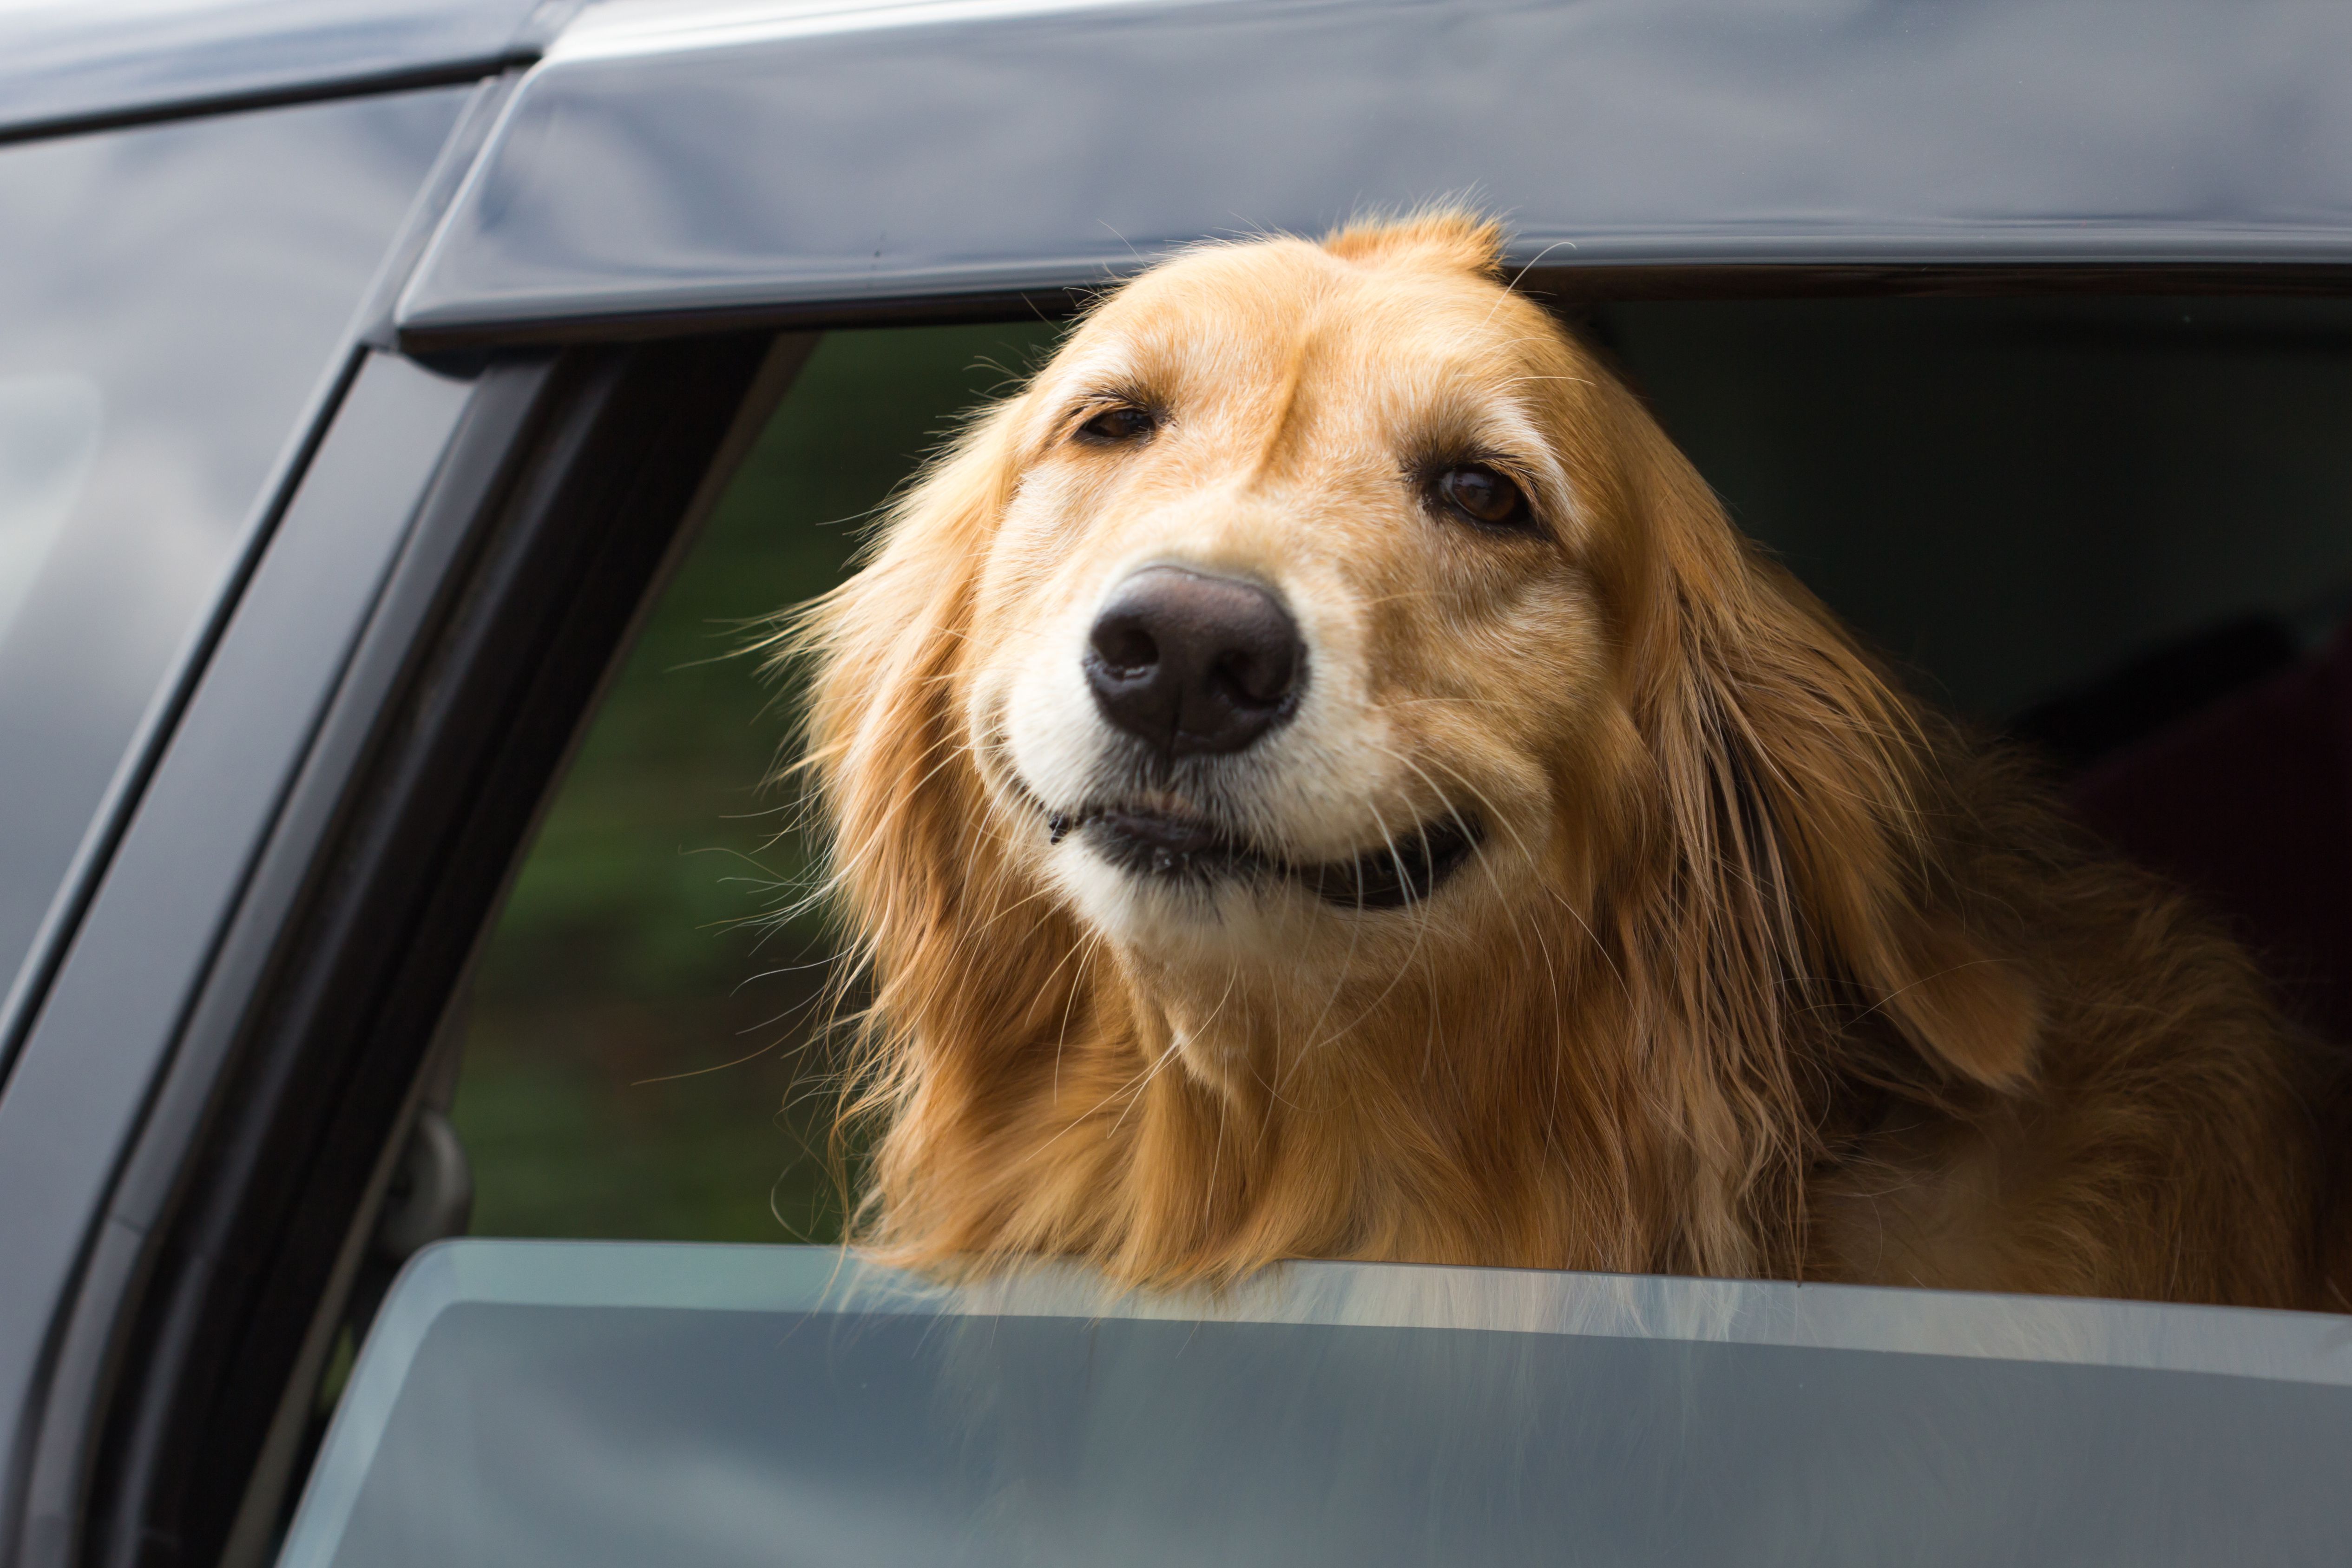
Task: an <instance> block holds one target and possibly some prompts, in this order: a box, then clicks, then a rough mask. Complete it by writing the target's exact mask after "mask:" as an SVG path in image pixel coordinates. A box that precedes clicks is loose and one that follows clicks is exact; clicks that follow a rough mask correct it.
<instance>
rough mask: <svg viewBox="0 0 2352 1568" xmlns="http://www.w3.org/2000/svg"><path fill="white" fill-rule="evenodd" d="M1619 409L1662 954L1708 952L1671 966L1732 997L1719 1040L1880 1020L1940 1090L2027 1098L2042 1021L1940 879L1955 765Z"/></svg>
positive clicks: (1952, 834)
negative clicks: (1663, 857) (1813, 1022)
mask: <svg viewBox="0 0 2352 1568" xmlns="http://www.w3.org/2000/svg"><path fill="white" fill-rule="evenodd" d="M1627 404H1628V408H1627V420H1628V428H1629V430H1630V431H1631V433H1632V435H1631V440H1630V441H1629V443H1628V444H1629V445H1630V446H1631V448H1632V451H1633V463H1634V464H1635V465H1636V466H1635V469H1634V471H1633V472H1631V473H1629V474H1628V475H1627V476H1626V477H1627V479H1628V481H1629V492H1630V493H1629V495H1628V497H1627V499H1628V500H1629V501H1631V502H1632V503H1633V511H1634V512H1635V513H1636V514H1637V515H1638V516H1639V517H1640V526H1641V527H1642V528H1643V531H1644V533H1645V535H1646V536H1647V543H1648V545H1649V546H1650V547H1651V548H1649V549H1644V550H1643V552H1642V553H1643V555H1644V556H1646V558H1647V559H1649V561H1650V562H1651V563H1652V565H1651V567H1650V568H1649V570H1647V571H1646V572H1644V573H1643V574H1641V575H1642V576H1643V578H1644V579H1645V580H1643V582H1641V583H1640V585H1639V587H1640V597H1641V598H1642V600H1643V601H1644V603H1645V606H1646V608H1645V609H1644V610H1643V612H1642V613H1640V614H1639V615H1638V616H1637V617H1636V622H1635V625H1634V626H1633V628H1632V631H1633V638H1634V643H1635V645H1634V647H1633V650H1632V652H1633V655H1634V657H1633V666H1632V667H1633V668H1634V669H1635V670H1638V671H1643V672H1647V674H1646V676H1645V677H1643V678H1641V681H1639V682H1637V690H1636V698H1635V709H1636V713H1635V718H1636V724H1637V726H1638V727H1640V728H1641V729H1642V730H1643V732H1644V734H1645V737H1646V738H1647V740H1648V743H1649V747H1650V749H1651V751H1652V753H1653V756H1654V761H1655V764H1656V766H1657V768H1658V769H1659V770H1660V773H1661V776H1662V781H1663V782H1664V786H1665V789H1664V794H1665V799H1666V800H1667V801H1668V806H1667V811H1668V816H1669V821H1668V822H1667V824H1666V826H1665V834H1666V837H1667V839H1668V840H1669V841H1670V843H1671V845H1672V853H1673V857H1674V862H1675V864H1676V865H1677V866H1678V868H1679V869H1678V870H1677V871H1675V873H1672V877H1671V881H1672V883H1673V887H1672V891H1671V895H1670V897H1669V898H1668V900H1667V901H1666V902H1667V903H1668V904H1670V905H1671V906H1673V907H1674V908H1675V910H1676V911H1677V913H1676V914H1675V915H1674V917H1673V921H1674V925H1675V927H1677V928H1678V935H1677V936H1675V938H1674V940H1675V941H1678V942H1679V943H1680V945H1682V946H1685V948H1688V947H1692V946H1696V947H1698V948H1700V949H1702V950H1701V951H1688V952H1685V954H1683V955H1681V956H1680V958H1679V961H1680V962H1683V963H1685V964H1689V965H1693V966H1704V967H1706V971H1707V973H1708V974H1709V975H1710V976H1711V977H1713V979H1712V981H1711V983H1714V984H1717V985H1720V986H1724V987H1727V988H1731V989H1732V990H1733V991H1734V992H1735V993H1736V994H1734V995H1732V996H1730V997H1728V998H1722V999H1718V1000H1717V1001H1716V1002H1713V1003H1710V1004H1708V1005H1707V1006H1706V1011H1707V1012H1709V1013H1713V1014H1716V1015H1718V1016H1717V1017H1716V1018H1715V1019H1714V1020H1713V1027H1715V1028H1716V1029H1717V1030H1735V1031H1738V1032H1739V1033H1740V1034H1742V1035H1744V1036H1747V1037H1748V1038H1754V1037H1755V1036H1756V1035H1757V1034H1758V1033H1759V1031H1760V1032H1762V1033H1764V1034H1767V1035H1769V1036H1774V1037H1780V1038H1786V1035H1787V1033H1788V1030H1789V1029H1790V1027H1791V1026H1790V1024H1789V1022H1788V1020H1790V1019H1794V1018H1796V1017H1798V1016H1799V1015H1803V1016H1807V1017H1813V1018H1823V1019H1826V1018H1832V1017H1845V1018H1848V1019H1853V1020H1856V1021H1860V1020H1863V1019H1867V1018H1868V1017H1871V1016H1883V1017H1884V1018H1885V1019H1888V1020H1891V1021H1892V1022H1893V1023H1894V1025H1895V1028H1896V1030H1898V1031H1899V1032H1900V1033H1901V1034H1902V1036H1903V1037H1904V1038H1905V1039H1906V1040H1908V1041H1909V1042H1910V1044H1911V1045H1912V1047H1913V1048H1914V1049H1915V1050H1916V1051H1917V1052H1918V1053H1919V1055H1920V1056H1921V1057H1922V1058H1923V1059H1925V1061H1927V1062H1928V1063H1931V1064H1934V1065H1935V1067H1936V1068H1937V1069H1938V1070H1939V1071H1948V1072H1950V1073H1955V1074H1958V1076H1960V1077H1962V1078H1965V1079H1967V1080H1969V1081H1970V1082H1975V1083H1978V1084H1980V1085H1983V1086H1985V1087H1988V1088H1992V1089H1996V1090H2014V1089H2018V1088H2021V1087H2022V1086H2023V1085H2024V1084H2025V1082H2027V1081H2028V1080H2029V1079H2030V1077H2031V1076H2032V1070H2033V1059H2034V1053H2035V1046H2036V1041H2037V1040H2038V1038H2039V1036H2040V1032H2041V1026H2042V1009H2041V1003H2040V1000H2039V998H2038V996H2037V994H2036V988H2035V985H2034V982H2033V978H2032V975H2031V974H2030V973H2029V972H2028V970H2027V968H2026V967H2025V965H2024V964H2023V963H2022V962H2021V961H2020V959H2021V957H2022V955H2021V954H2018V953H2016V952H2013V951H2010V950H2008V948H2009V945H2008V944H2006V943H2004V942H2002V941H2001V940H2000V937H1999V935H1998V933H1999V930H2000V922H1999V919H1998V912H1997V911H1993V910H1990V909H1989V908H1981V907H1978V906H1976V901H1977V900H1978V899H1979V898H1980V897H1981V895H1980V894H1974V893H1972V891H1971V889H1970V886H1969V883H1970V882H1971V880H1972V879H1971V878H1970V876H1969V873H1968V868H1967V867H1966V866H1965V865H1956V864H1954V863H1952V862H1953V860H1954V858H1955V856H1956V855H1958V854H1959V853H1960V852H1959V851H1958V850H1957V849H1956V848H1955V847H1954V846H1955V844H1956V843H1957V841H1958V832H1957V831H1956V828H1957V824H1956V823H1955V822H1954V821H1951V820H1950V819H1951V817H1952V813H1951V812H1950V811H1949V810H1948V809H1947V807H1946V804H1945V802H1946V800H1947V798H1948V795H1949V793H1950V791H1949V789H1948V784H1947V782H1946V781H1945V780H1944V779H1942V778H1941V777H1940V775H1939V773H1938V769H1939V768H1940V767H1941V766H1943V763H1942V756H1943V753H1944V752H1946V751H1948V749H1949V747H1941V746H1939V745H1938V744H1937V741H1936V740H1935V739H1934V737H1933V736H1932V735H1931V733H1930V731H1929V730H1928V728H1927V725H1928V723H1929V722H1930V721H1928V720H1927V719H1925V718H1924V717H1923V716H1922V715H1921V714H1920V713H1919V712H1918V711H1917V710H1916V709H1915V708H1914V707H1913V706H1911V704H1910V703H1909V702H1908V701H1906V699H1905V698H1904V697H1903V696H1902V695H1900V694H1899V693H1897V692H1896V691H1895V688H1894V687H1893V686H1892V685H1890V684H1889V683H1888V682H1887V681H1886V680H1885V678H1884V677H1883V676H1881V675H1880V674H1879V673H1878V671H1877V670H1876V669H1875V668H1874V665H1873V664H1872V662H1871V660H1870V659H1869V658H1868V656H1867V655H1865V654H1864V653H1863V652H1862V651H1861V649H1860V648H1859V647H1857V646H1856V645H1855V643H1853V640H1852V638H1851V637H1849V636H1848V635H1847V633H1846V632H1844V630H1843V628H1842V627H1841V626H1840V625H1839V624H1838V622H1837V621H1836V619H1835V618H1834V617H1833V616H1832V614H1831V613H1830V612H1829V611H1828V610H1827V609H1826V608H1825V607H1823V606H1822V604H1821V603H1820V602H1819V601H1817V600H1815V599H1814V598H1813V596H1812V595H1811V593H1810V592H1808V591H1806V590H1805V588H1804V587H1803V586H1802V585H1801V584H1800V583H1799V582H1797V581H1796V580H1795V579H1794V578H1792V577H1790V575H1789V574H1788V573H1787V572H1786V571H1785V570H1782V569H1781V568H1780V567H1779V566H1778V565H1776V564H1775V563H1773V562H1771V561H1769V560H1767V559H1764V558H1763V557H1762V556H1761V555H1760V554H1759V552H1758V551H1757V550H1756V549H1755V548H1754V547H1753V546H1751V545H1750V544H1748V541H1747V540H1745V539H1744V538H1741V537H1740V536H1739V535H1738V533H1737V532H1736V531H1735V530H1734V529H1733V528H1732V527H1731V524H1730V522H1729V520H1728V518H1727V517H1726V516H1725V515H1724V513H1723V510H1722V507H1721V505H1720V503H1719V502H1717V500H1716V498H1715V497H1714V495H1713V493H1712V492H1710V491H1709V490H1708V489H1707V487H1706V482H1705V481H1704V480H1702V479H1701V478H1700V477H1699V476H1698V475H1697V473H1696V471H1695V470H1694V469H1692V468H1691V466H1690V465H1689V464H1688V462H1687V461H1686V460H1685V459H1684V458H1683V456H1682V455H1681V454H1680V453H1678V452H1676V451H1675V449H1674V447H1673V446H1672V444H1670V443H1669V442H1668V441H1667V440H1666V438H1665V436H1664V433H1663V432H1660V431H1658V430H1657V428H1656V426H1655V425H1654V423H1651V422H1650V420H1649V419H1648V416H1647V415H1646V413H1642V412H1641V411H1639V410H1638V409H1635V408H1633V407H1632V404H1631V398H1630V394H1629V395H1628V397H1627ZM1644 683H1645V688H1646V689H1644ZM1662 935H1664V933H1654V935H1653V939H1654V940H1655V939H1657V937H1658V936H1662Z"/></svg>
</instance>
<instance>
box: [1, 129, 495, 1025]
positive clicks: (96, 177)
mask: <svg viewBox="0 0 2352 1568" xmlns="http://www.w3.org/2000/svg"><path fill="white" fill-rule="evenodd" d="M463 97H464V92H463V90H462V89H441V90H436V91H431V92H419V93H410V94H402V95H393V96H386V97H381V98H372V99H359V100H354V101H351V102H344V103H334V104H322V105H317V106H310V107H303V108H293V109H280V110H269V111H265V112H256V113H250V114H241V115H230V116H225V117H221V118H217V119H209V120H194V121H189V122H184V123H179V124H172V125H164V126H158V127H153V128H150V129H143V130H137V131H118V132H112V133H109V134H105V135H93V136H86V137H78V138H73V139H69V140H65V141H55V142H32V143H26V144H23V145H18V146H14V147H9V148H5V149H0V234H5V235H6V241H5V244H0V800H5V801H6V802H7V803H8V807H7V810H6V811H5V812H0V990H5V987H6V984H7V981H8V980H9V979H11V978H13V977H15V976H16V972H17V970H18V968H19V967H20V965H21V963H22V961H23V959H24V957H25V956H26V952H27V949H28V947H29V946H30V944H31V942H32V940H33V937H34V935H35V933H36V931H37V929H38V927H39V925H40V923H41V920H42V918H43V915H44V914H45V912H46V911H47V909H48V908H49V906H50V904H51V902H52V900H53V899H54V898H55V897H56V895H57V894H58V889H59V885H60V882H61V879H62V878H63V877H64V875H65V874H66V872H67V870H68V866H69V865H70V864H71V863H72V861H73V858H74V854H75V852H76V848H77V846H78V845H79V843H80V841H81V840H82V838H83V836H84V834H85V832H86V831H88V830H89V826H90V824H91V822H92V820H93V815H94V813H95V811H96V810H97V808H98V806H99V803H100V799H101V797H102V796H103V795H104V793H105V791H106V789H107V787H108V781H109V779H110V778H111V777H112V776H113V775H114V773H115V771H116V769H117V768H118V767H119V766H120V765H121V763H122V761H123V759H124V757H125V754H126V750H127V748H128V747H130V745H131V741H132V738H133V737H134V736H135V735H136V733H137V732H138V730H139V728H140V725H141V719H142V715H144V714H146V713H147V712H149V710H150V709H151V707H152V705H153V704H154V703H155V702H156V700H157V697H158V694H159V693H160V692H161V691H163V689H164V687H165V686H166V685H168V682H169V677H170V674H171V672H172V671H173V668H174V667H175V665H176V664H177V662H178V660H179V658H180V657H181V656H182V654H183V653H184V650H185V649H187V647H188V646H189V644H190V640H191V638H192V636H194V633H195V632H196V631H197V629H198V628H199V626H200V625H201V623H202V622H203V621H204V619H205V612H206V611H207V610H208V609H209V608H210V607H211V606H212V605H213V604H214V603H215V601H217V599H218V597H219V595H220V593H221V591H222V590H223V587H224V585H225V584H226V581H227V580H228V578H229V576H230V573H231V571H232V569H233V568H234V565H235V563H236V560H237V559H238V557H239V554H240V551H241V550H242V549H243V548H244V546H245V545H246V543H247V541H248V540H249V539H250V538H251V537H252V535H253V530H254V528H255V527H256V525H257V521H258V519H259V517H261V515H262V513H263V511H264V509H265V507H266V504H267V501H268V497H267V495H266V493H265V492H266V489H267V486H268V482H269V479H270V476H271V474H272V472H273V470H274V469H275V468H276V467H277V466H278V464H279V463H280V461H281V459H282V457H283V456H284V455H286V454H288V453H289V451H291V450H292V448H293V446H294V444H295V443H296V442H297V440H298V438H299V435H300V430H299V425H300V423H301V420H302V415H303V413H304V410H305V408H306V407H307V406H308V405H309V404H310V400H311V399H312V398H313V397H314V396H315V395H316V394H317V393H318V392H319V391H320V389H321V388H322V387H323V386H324V385H326V384H327V382H328V381H329V378H331V376H332V375H333V374H334V373H335V371H336V368H337V360H338V355H339V349H340V345H341V341H342V340H343V338H344V336H345V334H346V332H347V330H348V328H349V326H350V323H351V321H352V316H353V312H354V311H355V310H356V309H357V308H359V306H360V304H361V301H362V296H363V295H364V293H365V291H366V289H367V287H368V284H369V280H370V278H371V277H372V276H373V273H374V271H375V269H376V267H378V265H379V264H380V263H381V261H382V260H383V256H384V253H385V250H386V247H387V246H388V244H389V242H390V240H391V238H392V235H394V232H395V230H396V229H397V227H398V225H399V224H400V221H401V218H402V216H403V214H404V213H405V211H406V210H407V208H408V206H409V204H410V203H411V202H412V201H413V200H414V198H415V193H416V192H417V189H418V187H419V185H420V183H422V180H423V178H424V175H425V171H426V169H427V168H428V167H429V166H430V164H431V162H432V160H433V157H434V155H435V153H436V152H437V151H438V150H439V147H440V145H441V142H442V141H443V139H444V138H445V136H446V134H447V132H448V131H449V128H450V126H451V124H452V122H453V120H454V119H455V117H456V114H457V109H458V106H459V104H460V102H461V100H462V99H463Z"/></svg>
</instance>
